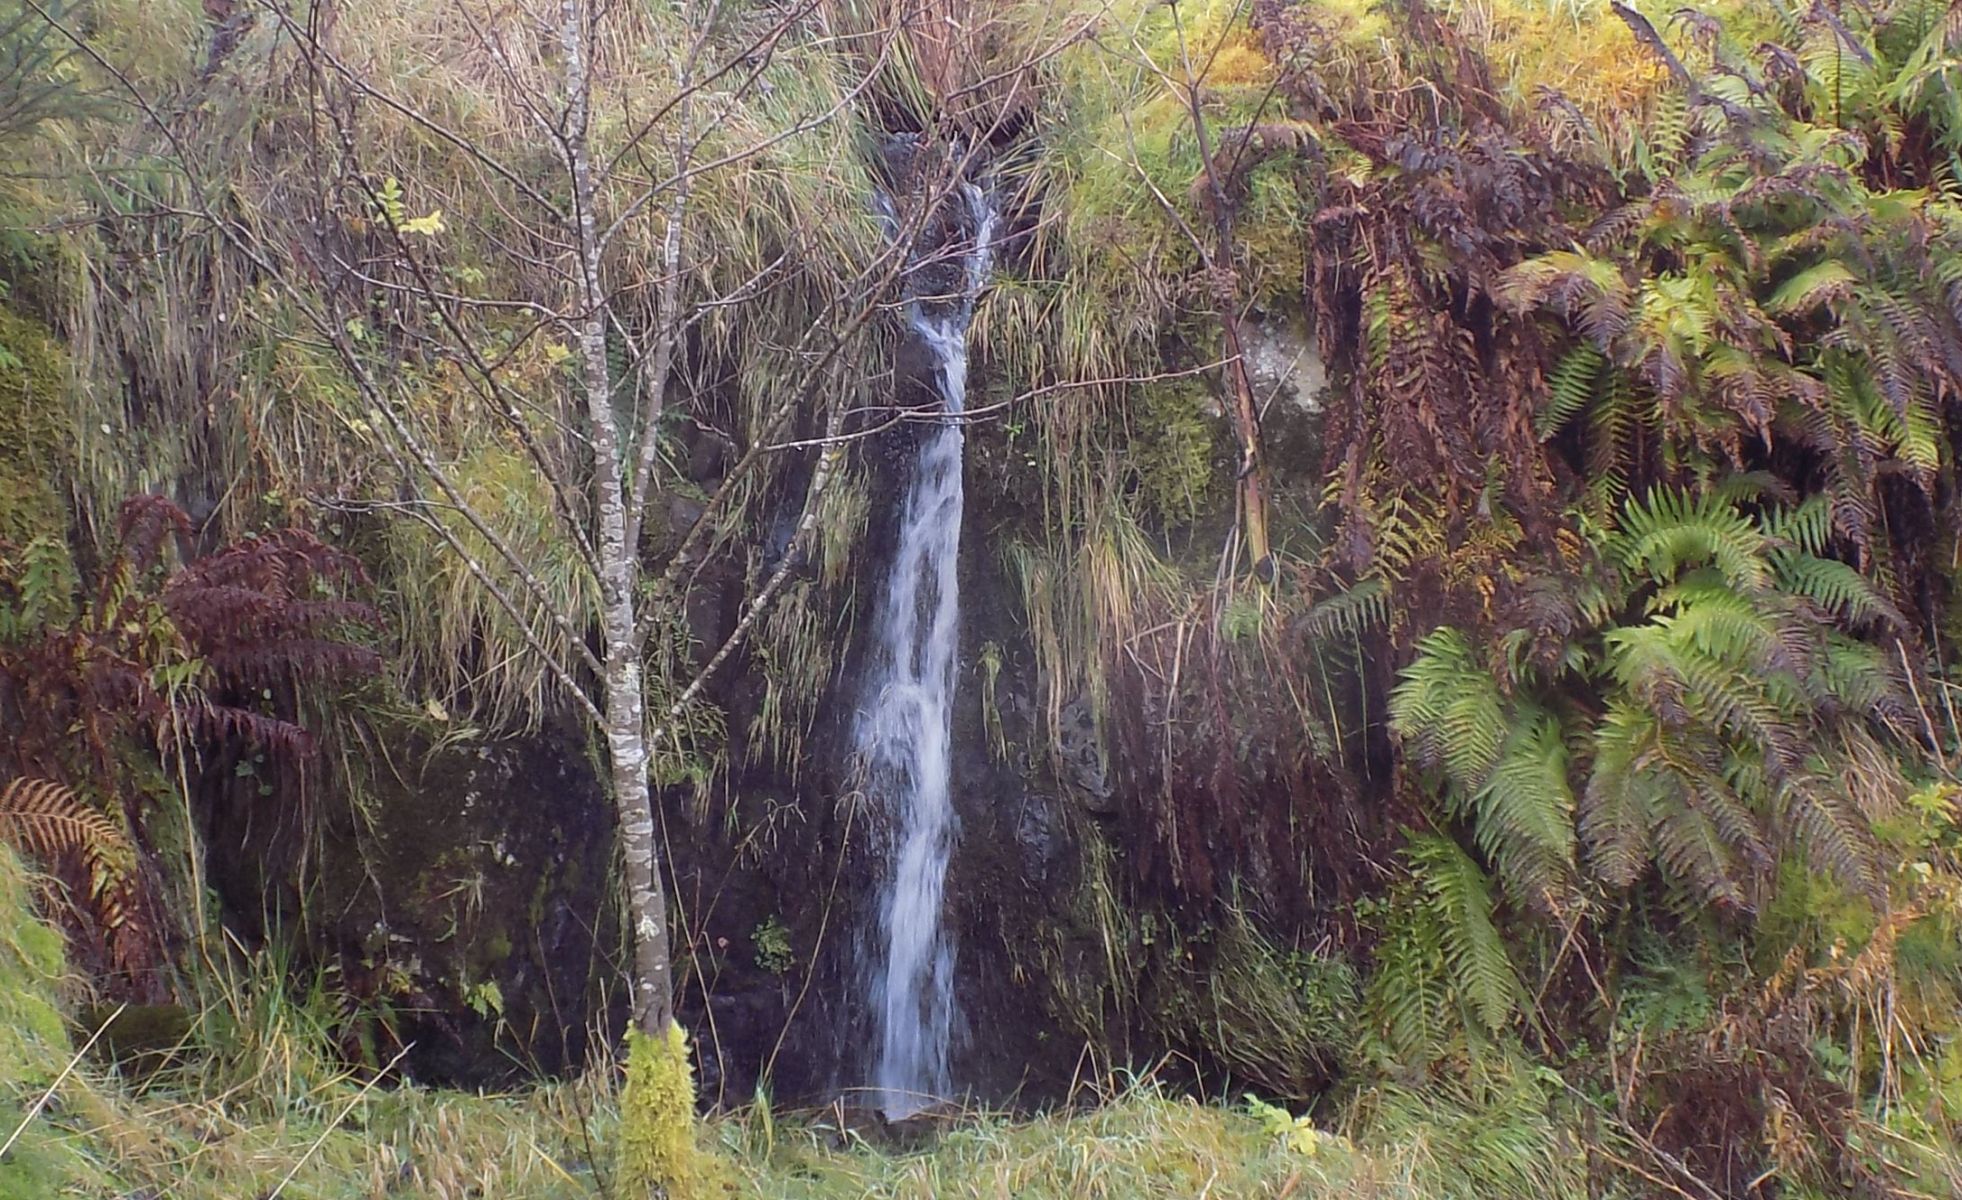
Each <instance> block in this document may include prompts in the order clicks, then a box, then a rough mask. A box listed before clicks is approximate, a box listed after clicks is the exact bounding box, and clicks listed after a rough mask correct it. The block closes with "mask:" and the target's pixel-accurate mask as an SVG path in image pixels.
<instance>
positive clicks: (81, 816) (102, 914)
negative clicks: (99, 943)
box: [0, 776, 136, 929]
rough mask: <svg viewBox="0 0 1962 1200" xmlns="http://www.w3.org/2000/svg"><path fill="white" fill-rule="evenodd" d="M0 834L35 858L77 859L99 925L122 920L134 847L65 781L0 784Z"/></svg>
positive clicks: (112, 925) (110, 926) (114, 924)
mask: <svg viewBox="0 0 1962 1200" xmlns="http://www.w3.org/2000/svg"><path fill="white" fill-rule="evenodd" d="M0 838H5V839H6V840H7V841H9V842H12V843H13V844H14V845H15V846H17V847H18V848H19V849H21V850H22V851H24V852H26V853H28V854H32V855H34V856H36V857H39V858H44V859H49V860H51V861H55V862H62V861H67V862H74V863H78V864H80V865H81V867H82V869H83V871H84V872H85V873H86V874H87V876H88V882H89V901H90V904H91V906H92V907H93V908H94V910H95V912H96V916H97V919H98V920H99V921H100V922H101V923H102V926H103V927H104V928H105V929H114V928H116V927H117V926H119V925H121V924H122V923H123V920H124V918H125V916H126V914H127V911H128V906H127V905H126V904H125V903H123V900H124V889H125V887H126V885H127V883H128V881H129V880H130V878H131V877H132V876H133V875H134V873H135V871H136V848H135V847H134V846H133V845H131V844H130V841H129V838H128V837H127V836H125V835H124V833H123V831H122V830H121V829H120V828H118V827H117V826H116V824H115V822H113V821H111V820H110V819H109V818H108V817H106V816H104V815H102V814H101V813H100V812H97V811H96V810H95V809H93V808H91V807H90V806H89V805H88V804H86V803H84V802H83V801H82V799H81V798H80V797H79V796H77V795H76V794H75V793H74V792H73V791H72V790H70V789H69V788H68V787H67V786H66V785H65V784H61V783H57V782H55V781H54V780H52V779H33V778H28V777H25V776H23V777H20V778H17V779H12V780H9V781H8V782H7V783H6V785H5V786H3V787H0Z"/></svg>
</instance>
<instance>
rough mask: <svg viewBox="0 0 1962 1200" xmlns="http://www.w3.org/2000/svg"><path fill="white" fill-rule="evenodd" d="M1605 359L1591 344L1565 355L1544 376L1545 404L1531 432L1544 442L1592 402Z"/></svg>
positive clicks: (1536, 416) (1584, 343)
mask: <svg viewBox="0 0 1962 1200" xmlns="http://www.w3.org/2000/svg"><path fill="white" fill-rule="evenodd" d="M1607 361H1608V359H1607V356H1606V355H1604V354H1602V353H1601V350H1600V348H1599V347H1597V346H1596V345H1594V343H1592V342H1581V343H1580V344H1579V345H1577V346H1575V347H1574V348H1573V349H1572V350H1569V351H1567V353H1566V355H1565V356H1564V357H1562V358H1561V360H1560V363H1559V365H1557V366H1555V367H1554V368H1553V372H1552V374H1550V375H1549V376H1547V390H1548V395H1547V404H1546V407H1545V408H1543V409H1541V410H1540V411H1539V413H1538V414H1537V415H1535V416H1534V418H1533V431H1534V432H1535V433H1536V434H1538V435H1539V439H1540V440H1541V441H1543V442H1544V441H1546V440H1547V439H1548V438H1551V437H1552V436H1553V435H1554V434H1556V433H1559V432H1560V430H1561V429H1563V428H1565V427H1566V425H1567V423H1568V422H1569V421H1571V420H1573V419H1574V418H1575V417H1576V416H1577V415H1579V414H1580V413H1581V412H1582V411H1584V410H1585V409H1586V408H1587V407H1588V405H1590V404H1592V403H1593V402H1594V395H1595V389H1596V387H1597V386H1598V381H1599V378H1600V375H1601V370H1602V368H1603V367H1605V366H1606V365H1607Z"/></svg>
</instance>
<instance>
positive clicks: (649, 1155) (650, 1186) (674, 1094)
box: [620, 1024, 708, 1200]
mask: <svg viewBox="0 0 1962 1200" xmlns="http://www.w3.org/2000/svg"><path fill="white" fill-rule="evenodd" d="M703 1166H704V1160H703V1157H702V1155H701V1153H700V1152H699V1151H698V1150H697V1148H696V1146H695V1078H694V1073H693V1072H692V1071H691V1070H690V1068H689V1065H688V1035H687V1034H686V1033H684V1032H682V1029H681V1026H679V1025H674V1024H670V1025H669V1026H668V1034H667V1036H666V1037H665V1038H652V1037H648V1036H647V1035H646V1034H643V1033H641V1032H640V1031H639V1030H631V1031H629V1032H628V1034H627V1082H626V1085H625V1087H624V1088H623V1089H622V1091H621V1093H620V1181H621V1185H622V1186H623V1187H624V1189H625V1190H626V1194H627V1195H629V1196H662V1197H666V1198H668V1200H694V1198H695V1197H698V1196H705V1195H707V1194H708V1187H707V1185H706V1182H705V1180H704V1178H703Z"/></svg>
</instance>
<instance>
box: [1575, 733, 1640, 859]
mask: <svg viewBox="0 0 1962 1200" xmlns="http://www.w3.org/2000/svg"><path fill="white" fill-rule="evenodd" d="M1656 734H1657V727H1656V718H1655V715H1654V714H1653V713H1651V712H1649V711H1646V710H1645V709H1642V708H1638V707H1636V706H1635V705H1633V704H1630V703H1628V702H1627V701H1624V700H1615V701H1612V702H1610V704H1609V705H1608V710H1607V712H1606V713H1604V714H1603V715H1602V718H1601V722H1600V724H1599V725H1597V726H1596V727H1595V730H1594V769H1593V772H1592V773H1591V774H1590V775H1589V776H1588V781H1587V787H1586V789H1585V790H1583V791H1582V793H1581V803H1580V836H1581V842H1582V844H1583V845H1584V846H1585V847H1586V848H1587V860H1588V865H1589V867H1591V868H1592V869H1593V871H1594V873H1595V875H1597V876H1599V877H1600V878H1601V879H1602V880H1603V881H1604V882H1606V883H1607V884H1608V885H1609V886H1611V887H1627V886H1628V885H1630V884H1632V883H1634V882H1635V880H1636V879H1638V878H1640V877H1641V874H1642V871H1643V869H1644V868H1645V867H1647V866H1648V862H1649V849H1650V841H1649V828H1650V824H1651V822H1650V808H1651V805H1652V803H1653V802H1654V801H1655V799H1656V798H1657V797H1656V795H1655V793H1656V791H1657V786H1656V783H1655V780H1654V779H1653V778H1652V777H1650V775H1649V774H1648V772H1647V771H1645V770H1644V769H1643V764H1644V763H1645V762H1647V761H1648V759H1649V757H1650V756H1651V754H1652V751H1653V747H1654V745H1655V741H1656Z"/></svg>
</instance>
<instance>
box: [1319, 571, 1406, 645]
mask: <svg viewBox="0 0 1962 1200" xmlns="http://www.w3.org/2000/svg"><path fill="white" fill-rule="evenodd" d="M1389 623H1390V585H1389V581H1387V580H1385V579H1384V578H1382V577H1381V576H1377V575H1372V576H1370V577H1369V578H1367V579H1364V580H1361V581H1359V582H1358V583H1357V584H1356V585H1355V586H1354V587H1351V588H1348V589H1347V590H1345V591H1341V592H1337V593H1336V594H1335V595H1333V596H1330V597H1328V598H1327V599H1325V600H1321V601H1318V602H1317V603H1316V604H1315V606H1314V607H1313V608H1311V609H1309V610H1308V615H1307V616H1306V617H1304V618H1302V629H1303V631H1304V632H1306V633H1307V635H1308V636H1309V637H1311V638H1317V639H1320V638H1330V637H1342V638H1354V637H1357V636H1359V635H1360V634H1361V633H1362V631H1363V630H1365V629H1372V628H1382V627H1383V626H1386V625H1388V624H1389Z"/></svg>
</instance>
